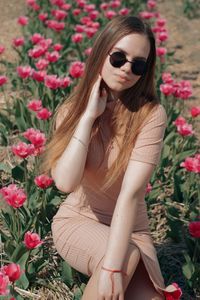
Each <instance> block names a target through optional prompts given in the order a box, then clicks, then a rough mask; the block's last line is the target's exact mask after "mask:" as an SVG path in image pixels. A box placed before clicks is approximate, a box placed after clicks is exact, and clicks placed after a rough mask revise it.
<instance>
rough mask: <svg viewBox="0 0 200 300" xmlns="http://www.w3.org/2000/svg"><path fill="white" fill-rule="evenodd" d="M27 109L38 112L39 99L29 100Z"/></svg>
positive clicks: (40, 107)
mask: <svg viewBox="0 0 200 300" xmlns="http://www.w3.org/2000/svg"><path fill="white" fill-rule="evenodd" d="M27 107H28V109H30V110H32V111H38V110H40V109H42V101H41V100H40V99H38V100H31V101H29V103H28V104H27Z"/></svg>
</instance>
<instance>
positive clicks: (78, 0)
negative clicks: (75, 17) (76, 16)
mask: <svg viewBox="0 0 200 300" xmlns="http://www.w3.org/2000/svg"><path fill="white" fill-rule="evenodd" d="M76 3H77V5H78V6H79V7H81V8H84V7H85V5H86V1H85V0H76Z"/></svg>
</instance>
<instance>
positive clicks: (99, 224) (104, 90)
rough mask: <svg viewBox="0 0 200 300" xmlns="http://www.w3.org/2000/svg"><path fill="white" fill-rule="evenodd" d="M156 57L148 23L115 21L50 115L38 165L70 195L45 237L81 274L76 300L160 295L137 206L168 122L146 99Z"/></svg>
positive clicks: (151, 95)
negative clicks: (52, 121) (51, 125)
mask: <svg viewBox="0 0 200 300" xmlns="http://www.w3.org/2000/svg"><path fill="white" fill-rule="evenodd" d="M155 60H156V51H155V40H154V36H153V34H152V31H151V30H150V28H149V27H148V25H147V24H144V23H143V22H142V21H141V20H140V19H138V18H136V17H133V16H129V17H127V16H126V17H124V16H117V17H115V18H114V19H112V21H110V22H109V23H108V24H107V26H106V27H105V28H104V30H103V31H102V32H101V33H100V35H99V36H98V38H97V39H96V41H95V43H94V45H93V48H92V52H91V54H90V56H89V58H88V60H87V62H86V68H85V72H84V76H83V77H82V79H81V81H80V82H79V84H78V86H77V87H76V89H75V91H73V93H72V94H71V95H70V97H69V98H68V99H67V100H66V101H65V102H64V103H63V105H62V106H61V107H60V108H59V109H58V112H57V114H56V125H55V127H56V128H55V131H54V134H53V137H52V139H51V141H50V143H49V145H48V148H47V151H46V159H45V161H44V164H45V169H46V170H51V174H52V177H53V178H54V181H55V184H56V186H57V188H58V189H60V190H61V191H63V192H66V193H70V195H69V196H68V197H67V199H66V200H65V201H64V202H63V203H62V204H61V206H60V208H59V210H58V212H57V214H56V215H55V216H54V219H53V224H52V233H53V239H54V243H55V246H56V248H57V251H58V253H59V254H60V255H61V256H62V257H63V258H64V259H65V260H66V261H67V262H68V263H69V264H70V265H71V266H72V267H73V268H75V269H76V270H78V271H80V272H82V273H84V274H86V275H88V276H90V279H89V281H88V284H87V286H86V288H85V290H84V294H83V297H82V299H83V300H90V299H91V300H95V299H97V300H108V299H109V300H118V299H119V300H122V299H125V300H133V299H134V300H150V299H164V292H165V291H166V288H165V286H164V281H163V277H162V274H161V271H160V267H159V263H158V260H157V256H156V252H155V248H154V246H153V241H152V238H151V236H150V230H149V227H148V217H147V211H146V205H145V200H144V196H145V190H146V186H147V183H148V182H149V180H150V178H151V175H152V173H153V171H154V168H155V167H156V165H157V164H158V163H159V160H160V153H161V150H162V145H163V137H164V132H165V128H166V122H167V116H166V112H165V109H164V107H163V106H162V105H161V104H160V103H159V100H158V98H157V97H156V93H155V86H154V73H155ZM170 287H171V289H172V290H173V289H174V288H173V286H170Z"/></svg>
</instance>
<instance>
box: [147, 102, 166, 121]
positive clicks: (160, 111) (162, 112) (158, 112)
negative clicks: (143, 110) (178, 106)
mask: <svg viewBox="0 0 200 300" xmlns="http://www.w3.org/2000/svg"><path fill="white" fill-rule="evenodd" d="M155 120H157V122H159V121H163V122H165V123H166V122H167V112H166V109H165V107H164V105H162V104H161V103H158V104H157V105H156V106H155V107H154V109H153V111H152V113H151V117H150V120H149V121H155Z"/></svg>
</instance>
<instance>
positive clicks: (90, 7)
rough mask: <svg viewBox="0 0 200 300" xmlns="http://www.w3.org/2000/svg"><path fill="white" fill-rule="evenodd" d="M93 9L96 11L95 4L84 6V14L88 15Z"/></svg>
mask: <svg viewBox="0 0 200 300" xmlns="http://www.w3.org/2000/svg"><path fill="white" fill-rule="evenodd" d="M95 9H96V5H95V4H86V5H85V6H84V12H87V13H89V12H91V11H93V10H95Z"/></svg>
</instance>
